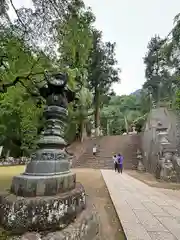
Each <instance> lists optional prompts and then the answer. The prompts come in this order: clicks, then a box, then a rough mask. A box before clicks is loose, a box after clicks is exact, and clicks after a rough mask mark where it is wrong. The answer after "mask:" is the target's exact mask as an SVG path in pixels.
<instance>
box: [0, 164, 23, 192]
mask: <svg viewBox="0 0 180 240" xmlns="http://www.w3.org/2000/svg"><path fill="white" fill-rule="evenodd" d="M24 169H25V166H11V167H0V192H2V191H4V190H6V189H9V188H10V186H11V181H12V178H13V177H14V176H16V175H19V174H20V173H23V172H24Z"/></svg>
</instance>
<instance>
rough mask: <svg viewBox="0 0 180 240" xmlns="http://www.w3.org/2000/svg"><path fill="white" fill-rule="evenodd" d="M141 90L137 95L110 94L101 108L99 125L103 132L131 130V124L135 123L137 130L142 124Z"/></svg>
mask: <svg viewBox="0 0 180 240" xmlns="http://www.w3.org/2000/svg"><path fill="white" fill-rule="evenodd" d="M142 97H144V96H143V92H141V93H140V94H139V95H133V94H131V95H129V96H112V97H111V99H110V101H109V103H108V105H106V106H104V107H103V108H102V110H101V125H102V127H103V131H104V134H110V135H111V134H115V135H118V134H122V133H123V132H126V131H131V130H132V128H131V127H132V125H135V126H136V125H137V128H138V130H139V131H140V130H141V127H142V126H143V124H144V121H145V118H144V120H142V119H141V118H142V115H143V114H144V107H142V106H143V105H144V102H142ZM138 125H139V127H138Z"/></svg>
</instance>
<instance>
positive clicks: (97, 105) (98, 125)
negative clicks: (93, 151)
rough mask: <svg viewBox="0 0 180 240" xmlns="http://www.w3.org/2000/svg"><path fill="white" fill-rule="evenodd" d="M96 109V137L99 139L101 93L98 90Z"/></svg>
mask: <svg viewBox="0 0 180 240" xmlns="http://www.w3.org/2000/svg"><path fill="white" fill-rule="evenodd" d="M94 107H95V109H94V124H95V136H96V137H98V136H99V133H100V93H99V91H98V89H95V96H94Z"/></svg>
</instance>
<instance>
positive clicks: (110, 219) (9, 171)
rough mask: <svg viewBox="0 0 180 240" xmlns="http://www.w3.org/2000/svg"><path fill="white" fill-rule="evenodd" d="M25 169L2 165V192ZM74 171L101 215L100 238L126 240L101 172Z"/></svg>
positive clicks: (88, 170)
mask: <svg viewBox="0 0 180 240" xmlns="http://www.w3.org/2000/svg"><path fill="white" fill-rule="evenodd" d="M23 171H24V167H23V166H15V167H0V192H2V191H4V190H6V189H9V188H10V184H11V179H12V177H13V176H14V175H18V174H19V173H22V172H23ZM73 171H75V172H76V173H77V181H78V182H81V183H82V184H83V185H84V187H85V190H86V193H87V195H88V196H89V198H90V199H91V200H92V202H93V204H94V205H95V208H96V211H97V213H98V215H99V219H100V236H99V240H125V237H124V233H123V230H122V227H121V224H120V222H119V219H118V217H117V214H116V211H115V209H114V206H113V204H112V201H111V199H110V196H109V193H108V190H107V188H106V185H105V183H104V180H103V178H102V175H101V172H100V171H99V170H93V169H73ZM1 231H2V230H0V233H1ZM0 238H1V234H0Z"/></svg>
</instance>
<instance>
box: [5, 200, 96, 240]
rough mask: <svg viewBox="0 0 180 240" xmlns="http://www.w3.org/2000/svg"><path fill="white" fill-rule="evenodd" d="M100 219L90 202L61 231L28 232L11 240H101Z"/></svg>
mask: <svg viewBox="0 0 180 240" xmlns="http://www.w3.org/2000/svg"><path fill="white" fill-rule="evenodd" d="M100 239H101V238H100V236H99V217H98V215H97V212H96V210H95V208H94V206H93V205H92V204H91V203H90V201H88V202H87V204H86V209H85V210H83V211H82V212H81V213H80V214H79V215H78V216H77V218H76V219H75V220H74V222H73V223H71V224H70V225H68V226H67V227H65V228H64V229H62V230H61V231H56V232H51V233H47V234H44V233H38V232H27V233H25V234H23V235H22V236H13V237H10V239H9V240H100Z"/></svg>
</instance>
